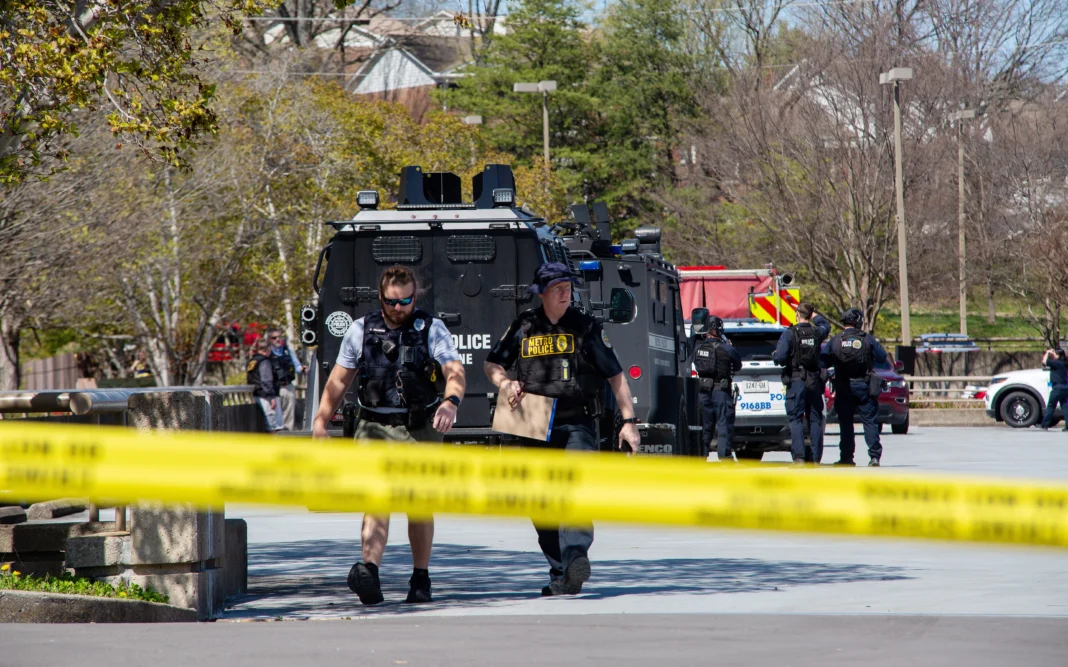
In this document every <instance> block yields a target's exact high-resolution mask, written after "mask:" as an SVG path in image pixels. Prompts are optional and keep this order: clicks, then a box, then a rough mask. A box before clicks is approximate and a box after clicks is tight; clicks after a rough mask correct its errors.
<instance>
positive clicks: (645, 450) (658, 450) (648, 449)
mask: <svg viewBox="0 0 1068 667" xmlns="http://www.w3.org/2000/svg"><path fill="white" fill-rule="evenodd" d="M672 451H674V447H672V446H671V445H638V453H639V454H670V453H671V452H672Z"/></svg>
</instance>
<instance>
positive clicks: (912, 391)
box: [904, 375, 993, 408]
mask: <svg viewBox="0 0 1068 667" xmlns="http://www.w3.org/2000/svg"><path fill="white" fill-rule="evenodd" d="M992 377H993V376H992V375H946V376H926V375H906V376H904V378H905V381H906V382H908V383H909V404H911V405H917V406H923V405H932V404H944V403H951V404H952V407H961V408H975V407H979V406H980V405H982V404H983V399H981V398H975V391H976V390H977V389H981V388H984V387H986V386H987V385H988V384H990V380H991V378H992Z"/></svg>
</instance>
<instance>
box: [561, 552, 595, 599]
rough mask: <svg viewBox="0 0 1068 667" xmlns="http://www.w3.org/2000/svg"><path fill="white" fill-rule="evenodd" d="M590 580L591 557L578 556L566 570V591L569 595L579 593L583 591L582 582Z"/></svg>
mask: <svg viewBox="0 0 1068 667" xmlns="http://www.w3.org/2000/svg"><path fill="white" fill-rule="evenodd" d="M589 580H590V559H589V558H587V557H585V556H578V557H577V558H575V560H573V561H571V564H570V565H568V566H567V569H566V570H564V592H565V593H567V594H568V595H578V594H579V593H581V592H582V584H584V583H586V582H587V581H589Z"/></svg>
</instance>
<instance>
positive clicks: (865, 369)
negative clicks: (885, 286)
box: [820, 308, 886, 466]
mask: <svg viewBox="0 0 1068 667" xmlns="http://www.w3.org/2000/svg"><path fill="white" fill-rule="evenodd" d="M841 322H842V324H843V325H844V326H845V331H843V332H842V333H840V334H838V335H837V336H835V337H834V338H832V339H831V340H829V341H828V342H827V343H826V344H824V346H823V349H822V351H821V352H820V358H821V359H822V361H823V363H824V365H826V366H832V367H834V380H833V386H834V406H835V409H836V410H837V411H838V425H839V426H840V427H841V431H842V435H841V442H840V443H839V445H838V449H839V456H838V461H837V462H836V463H835V465H843V466H852V465H856V463H854V461H853V453H854V451H855V450H856V441H855V437H856V436H855V434H854V431H853V417H854V416H855V415H859V416H860V420H861V422H863V424H864V441H865V442H866V443H867V445H868V456H869V457H870V460H869V461H868V465H869V466H878V465H879V461H880V459H881V458H882V455H883V446H882V443H880V442H879V424H878V422H877V418H878V416H879V394H880V393H881V392H882V380H881V379H880V378H879V376H878V375H876V374H875V373H874V368H875V363H876V362H879V363H886V351H885V350H883V347H882V346H881V345H879V341H877V340H875V338H874V337H872V335H871V334H867V333H864V332H863V331H861V330H860V327H861V326H863V324H864V314H863V313H862V312H860V310H858V309H856V308H850V309H848V310H846V311H845V312H843V313H842V317H841Z"/></svg>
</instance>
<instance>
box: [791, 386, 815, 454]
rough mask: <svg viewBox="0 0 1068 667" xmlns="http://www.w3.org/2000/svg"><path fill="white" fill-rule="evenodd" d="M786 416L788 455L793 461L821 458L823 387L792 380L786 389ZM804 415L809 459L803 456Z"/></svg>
mask: <svg viewBox="0 0 1068 667" xmlns="http://www.w3.org/2000/svg"><path fill="white" fill-rule="evenodd" d="M786 416H787V417H789V419H790V455H791V457H793V460H794V461H800V460H806V461H807V460H811V461H812V462H813V463H819V462H820V459H822V458H823V389H822V383H821V386H820V387H816V386H812V387H809V386H807V385H806V384H805V381H804V380H792V381H791V382H790V387H789V388H788V389H787V390H786ZM805 417H808V442H809V447H810V448H811V449H812V456H811V459H809V458H807V457H806V456H805Z"/></svg>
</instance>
